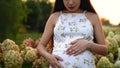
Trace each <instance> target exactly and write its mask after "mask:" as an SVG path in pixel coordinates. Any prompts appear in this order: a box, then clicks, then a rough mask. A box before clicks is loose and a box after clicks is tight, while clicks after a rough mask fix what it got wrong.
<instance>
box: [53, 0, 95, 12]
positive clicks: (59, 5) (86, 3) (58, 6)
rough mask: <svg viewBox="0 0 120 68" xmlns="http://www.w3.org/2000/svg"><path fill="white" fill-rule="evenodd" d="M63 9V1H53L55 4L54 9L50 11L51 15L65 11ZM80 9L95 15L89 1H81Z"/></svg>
mask: <svg viewBox="0 0 120 68" xmlns="http://www.w3.org/2000/svg"><path fill="white" fill-rule="evenodd" d="M65 9H66V8H65V6H64V4H63V0H55V4H54V8H53V10H52V13H54V12H58V11H61V10H65ZM80 9H82V10H86V11H89V12H93V13H96V11H95V9H94V8H93V6H92V5H91V3H90V0H81V4H80Z"/></svg>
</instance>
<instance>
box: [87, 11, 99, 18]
mask: <svg viewBox="0 0 120 68" xmlns="http://www.w3.org/2000/svg"><path fill="white" fill-rule="evenodd" d="M86 15H87V16H89V17H92V18H96V17H98V15H97V14H96V13H93V12H88V11H86Z"/></svg>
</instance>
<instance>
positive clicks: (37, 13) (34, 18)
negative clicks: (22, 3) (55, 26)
mask: <svg viewBox="0 0 120 68" xmlns="http://www.w3.org/2000/svg"><path fill="white" fill-rule="evenodd" d="M26 4H27V6H28V8H29V10H30V13H29V14H28V18H27V22H26V23H25V25H26V26H27V29H28V30H37V31H40V32H43V30H44V26H45V24H46V21H47V19H48V16H49V15H50V12H51V8H52V4H51V3H48V2H47V0H41V1H33V0H29V1H27V2H26Z"/></svg>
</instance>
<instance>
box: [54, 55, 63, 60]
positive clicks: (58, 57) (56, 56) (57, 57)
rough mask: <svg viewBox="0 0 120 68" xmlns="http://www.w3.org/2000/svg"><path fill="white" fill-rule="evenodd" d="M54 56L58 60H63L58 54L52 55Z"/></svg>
mask: <svg viewBox="0 0 120 68" xmlns="http://www.w3.org/2000/svg"><path fill="white" fill-rule="evenodd" d="M54 56H55V58H56V59H57V60H58V61H63V59H62V58H61V57H60V56H58V55H54Z"/></svg>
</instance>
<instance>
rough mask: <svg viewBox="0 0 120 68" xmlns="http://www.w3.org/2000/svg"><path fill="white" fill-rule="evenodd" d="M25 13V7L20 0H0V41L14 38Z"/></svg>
mask: <svg viewBox="0 0 120 68" xmlns="http://www.w3.org/2000/svg"><path fill="white" fill-rule="evenodd" d="M26 15H27V8H26V7H25V5H23V3H22V1H21V0H0V42H2V41H3V40H4V39H6V38H10V39H15V37H16V34H17V33H18V32H19V28H20V27H23V25H22V24H23V23H22V22H23V19H24V18H25V17H26Z"/></svg>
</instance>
